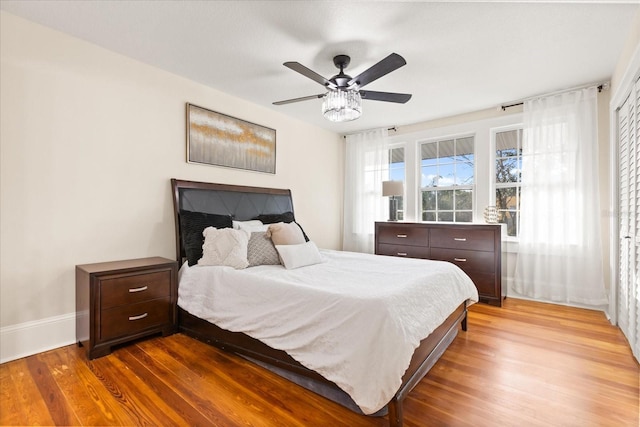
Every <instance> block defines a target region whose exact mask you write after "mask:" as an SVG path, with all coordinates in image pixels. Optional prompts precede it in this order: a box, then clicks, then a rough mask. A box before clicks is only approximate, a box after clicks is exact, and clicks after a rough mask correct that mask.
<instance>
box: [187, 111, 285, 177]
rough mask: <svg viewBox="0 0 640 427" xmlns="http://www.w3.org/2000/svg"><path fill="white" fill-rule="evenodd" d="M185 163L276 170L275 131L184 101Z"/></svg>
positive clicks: (270, 171) (259, 170)
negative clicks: (185, 116) (185, 129)
mask: <svg viewBox="0 0 640 427" xmlns="http://www.w3.org/2000/svg"><path fill="white" fill-rule="evenodd" d="M187 162H188V163H197V164H204V165H211V166H223V167H229V168H234V169H244V170H250V171H255V172H263V173H271V174H275V173H276V131H275V129H271V128H268V127H265V126H261V125H258V124H256V123H251V122H248V121H246V120H242V119H238V118H236V117H232V116H229V115H226V114H222V113H219V112H217V111H212V110H209V109H206V108H203V107H199V106H197V105H194V104H190V103H187Z"/></svg>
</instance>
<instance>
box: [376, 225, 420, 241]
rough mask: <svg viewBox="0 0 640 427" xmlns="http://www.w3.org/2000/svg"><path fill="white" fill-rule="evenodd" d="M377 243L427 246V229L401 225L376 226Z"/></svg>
mask: <svg viewBox="0 0 640 427" xmlns="http://www.w3.org/2000/svg"><path fill="white" fill-rule="evenodd" d="M377 238H378V243H385V244H390V245H410V246H429V229H428V228H421V227H415V226H410V225H407V226H403V225H386V226H385V225H381V226H378V235H377Z"/></svg>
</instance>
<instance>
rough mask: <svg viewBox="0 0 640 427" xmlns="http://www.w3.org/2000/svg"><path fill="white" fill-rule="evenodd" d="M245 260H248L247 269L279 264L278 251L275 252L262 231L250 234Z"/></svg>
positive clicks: (271, 243)
mask: <svg viewBox="0 0 640 427" xmlns="http://www.w3.org/2000/svg"><path fill="white" fill-rule="evenodd" d="M247 259H248V260H249V267H254V266H256V265H276V264H280V258H279V257H278V251H276V248H275V246H273V242H272V241H271V239H270V238H268V237H267V236H266V233H265V232H264V231H259V232H255V231H254V232H253V233H251V237H250V238H249V246H248V248H247Z"/></svg>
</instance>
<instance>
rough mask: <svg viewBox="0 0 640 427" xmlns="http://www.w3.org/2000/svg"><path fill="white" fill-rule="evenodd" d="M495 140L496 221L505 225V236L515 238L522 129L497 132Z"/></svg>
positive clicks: (518, 201) (516, 234)
mask: <svg viewBox="0 0 640 427" xmlns="http://www.w3.org/2000/svg"><path fill="white" fill-rule="evenodd" d="M495 138H496V141H495V142H496V208H497V209H498V221H499V222H501V223H505V224H507V235H509V236H514V237H515V236H518V231H519V228H520V224H519V222H520V175H521V174H520V172H521V170H522V129H514V130H508V131H505V132H497V133H496V134H495Z"/></svg>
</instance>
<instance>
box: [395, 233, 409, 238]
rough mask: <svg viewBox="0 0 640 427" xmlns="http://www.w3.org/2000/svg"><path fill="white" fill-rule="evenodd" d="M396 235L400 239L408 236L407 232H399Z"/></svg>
mask: <svg viewBox="0 0 640 427" xmlns="http://www.w3.org/2000/svg"><path fill="white" fill-rule="evenodd" d="M396 237H397V238H398V239H406V238H407V235H406V234H397V235H396Z"/></svg>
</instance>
